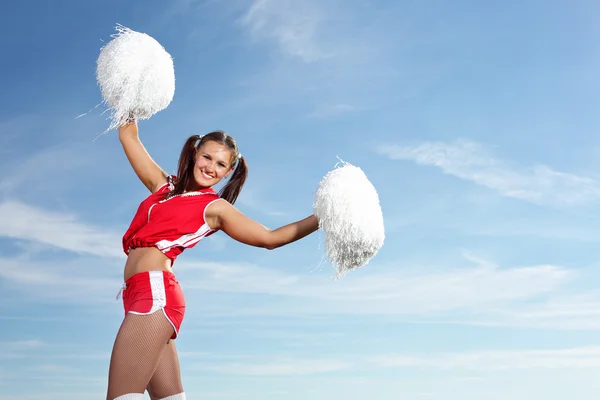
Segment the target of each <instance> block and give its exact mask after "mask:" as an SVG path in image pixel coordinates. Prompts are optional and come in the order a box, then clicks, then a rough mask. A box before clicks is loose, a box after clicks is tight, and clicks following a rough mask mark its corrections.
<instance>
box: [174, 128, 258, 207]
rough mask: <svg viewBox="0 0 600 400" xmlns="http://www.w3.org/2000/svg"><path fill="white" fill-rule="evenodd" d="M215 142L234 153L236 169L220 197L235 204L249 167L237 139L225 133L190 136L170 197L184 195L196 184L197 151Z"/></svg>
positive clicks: (182, 152)
mask: <svg viewBox="0 0 600 400" xmlns="http://www.w3.org/2000/svg"><path fill="white" fill-rule="evenodd" d="M209 141H213V142H217V143H220V144H223V145H226V146H227V147H228V148H229V149H230V150H231V153H232V160H231V164H232V168H235V170H234V171H233V174H231V177H230V178H229V182H227V184H226V185H225V186H224V187H223V188H222V189H221V191H220V192H219V197H221V198H222V199H225V200H227V201H228V202H229V203H231V204H233V203H235V201H236V199H237V197H238V195H239V194H240V191H241V190H242V186H244V182H246V177H247V176H248V165H247V164H246V160H245V159H244V157H240V153H239V151H238V148H237V143H236V142H235V139H233V138H232V137H231V136H229V135H228V134H227V133H225V132H223V131H214V132H211V133H208V134H206V135H204V136H200V135H193V136H190V137H189V138H188V139H187V140H186V141H185V144H184V145H183V149H182V150H181V155H180V156H179V166H178V168H177V179H176V180H175V182H174V184H175V188H174V189H173V190H172V191H171V192H170V193H169V196H174V195H177V194H182V193H183V192H185V190H187V189H188V188H189V187H190V186H191V184H192V183H193V182H194V164H195V160H196V151H197V150H198V149H199V148H200V146H202V145H203V144H204V143H206V142H209Z"/></svg>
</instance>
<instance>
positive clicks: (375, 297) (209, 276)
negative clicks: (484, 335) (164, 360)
mask: <svg viewBox="0 0 600 400" xmlns="http://www.w3.org/2000/svg"><path fill="white" fill-rule="evenodd" d="M179 268H180V271H181V272H182V273H184V274H185V278H186V286H187V287H191V288H195V289H201V290H202V291H203V292H206V293H210V292H217V293H231V294H235V293H240V294H241V293H244V294H257V295H260V294H268V295H271V296H273V295H277V296H279V299H278V301H277V302H271V301H269V302H268V303H266V304H264V305H261V304H260V303H257V304H259V305H256V306H254V307H253V306H246V307H244V308H243V309H233V310H230V311H229V312H232V313H249V314H252V313H258V314H265V315H269V314H280V313H286V314H288V313H290V312H291V311H292V310H293V312H297V313H308V314H323V313H326V314H328V313H333V314H369V315H382V314H388V315H405V316H408V315H411V316H416V315H419V316H427V315H428V314H436V313H440V312H449V311H452V310H465V309H466V310H485V309H486V308H490V307H496V306H499V305H502V304H509V303H511V302H514V301H517V300H526V299H531V298H534V297H536V296H540V295H544V294H548V293H552V292H553V291H555V290H557V289H559V288H560V287H561V286H562V285H564V284H565V283H567V282H569V280H570V279H572V277H573V273H572V272H571V271H569V270H567V269H565V268H562V267H559V266H553V265H538V266H529V267H516V268H500V267H497V266H495V265H493V264H491V263H485V264H481V261H478V265H477V266H476V267H474V268H473V267H461V268H446V269H445V270H443V271H440V270H438V271H435V272H429V273H426V272H422V273H419V274H416V273H415V271H418V267H416V266H402V267H400V266H397V265H396V266H395V268H394V269H395V270H396V271H394V272H387V273H373V272H372V273H366V272H365V273H364V274H354V275H352V276H348V277H345V279H344V280H343V281H338V282H334V281H331V280H329V279H325V276H323V275H322V274H320V275H304V274H302V275H294V274H289V273H285V272H282V271H278V270H274V269H269V268H262V267H259V266H255V265H244V264H223V263H208V262H187V263H185V265H181V264H180V266H179ZM403 270H404V271H403Z"/></svg>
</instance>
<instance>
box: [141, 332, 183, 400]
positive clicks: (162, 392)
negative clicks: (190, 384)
mask: <svg viewBox="0 0 600 400" xmlns="http://www.w3.org/2000/svg"><path fill="white" fill-rule="evenodd" d="M147 390H148V394H149V395H150V398H151V399H152V400H157V399H162V398H164V397H169V396H173V395H174V394H179V393H181V392H183V386H182V384H181V375H180V370H179V357H178V356H177V349H176V347H175V341H174V340H171V341H169V343H168V344H166V345H165V346H164V350H163V351H162V354H161V356H160V360H159V361H158V366H157V367H156V370H155V371H154V374H153V375H152V378H151V379H150V383H149V384H148V387H147Z"/></svg>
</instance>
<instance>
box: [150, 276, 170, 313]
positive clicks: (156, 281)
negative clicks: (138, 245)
mask: <svg viewBox="0 0 600 400" xmlns="http://www.w3.org/2000/svg"><path fill="white" fill-rule="evenodd" d="M164 279H165V278H164V276H163V272H162V271H150V288H151V289H152V308H151V309H150V312H149V313H150V314H151V313H153V312H154V311H157V310H159V309H161V308H163V307H164V306H166V305H167V294H166V293H165V281H164Z"/></svg>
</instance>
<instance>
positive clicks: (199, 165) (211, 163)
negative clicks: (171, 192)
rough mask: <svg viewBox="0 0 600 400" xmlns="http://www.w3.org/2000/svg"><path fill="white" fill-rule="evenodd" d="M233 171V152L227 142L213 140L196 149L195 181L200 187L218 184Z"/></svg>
mask: <svg viewBox="0 0 600 400" xmlns="http://www.w3.org/2000/svg"><path fill="white" fill-rule="evenodd" d="M232 171H233V152H232V150H231V149H230V148H229V147H227V145H225V144H221V143H217V142H214V141H212V140H209V141H206V142H204V143H202V145H201V146H200V147H199V148H198V150H197V151H196V161H195V165H194V181H195V182H196V185H197V186H199V187H200V189H204V188H208V187H211V186H214V185H216V184H217V183H219V182H220V181H221V179H223V178H226V177H228V176H229V174H230V173H231V172H232Z"/></svg>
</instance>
